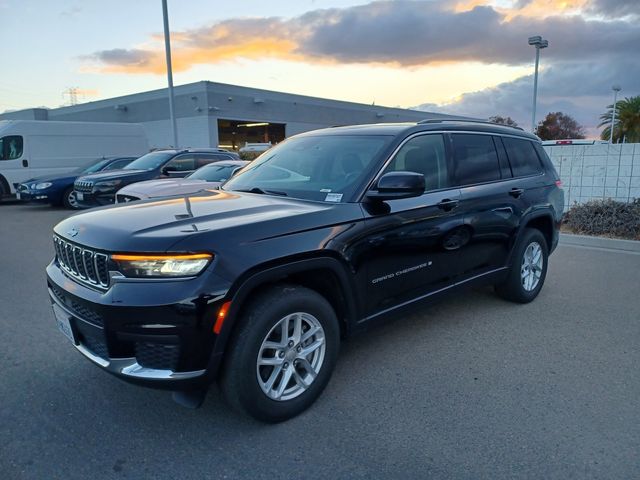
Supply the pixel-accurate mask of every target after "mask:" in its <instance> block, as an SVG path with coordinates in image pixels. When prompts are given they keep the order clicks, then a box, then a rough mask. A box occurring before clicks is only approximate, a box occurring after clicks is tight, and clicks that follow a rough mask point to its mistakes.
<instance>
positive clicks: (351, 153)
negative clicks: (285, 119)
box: [223, 135, 392, 202]
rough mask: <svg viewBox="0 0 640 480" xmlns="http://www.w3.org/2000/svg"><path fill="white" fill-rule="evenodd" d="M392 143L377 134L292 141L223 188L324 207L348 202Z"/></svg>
mask: <svg viewBox="0 0 640 480" xmlns="http://www.w3.org/2000/svg"><path fill="white" fill-rule="evenodd" d="M391 138H392V137H389V136H381V135H375V136H373V135H353V136H351V135H324V136H309V137H298V138H292V139H290V140H287V141H285V142H283V143H281V144H279V145H277V146H276V147H273V148H272V149H271V150H268V151H266V152H265V153H263V154H262V155H261V156H260V157H259V158H258V159H256V160H255V161H254V162H253V163H251V164H250V165H248V166H247V167H245V169H244V170H243V171H242V172H241V173H239V174H238V175H237V176H235V177H233V178H232V179H231V180H229V181H228V182H227V183H225V185H224V187H223V188H224V190H232V191H233V190H236V191H253V192H255V193H266V194H274V195H286V196H289V197H294V198H302V199H307V200H320V201H325V202H344V201H348V199H349V198H350V197H351V195H352V194H353V193H354V190H355V189H356V188H357V186H358V185H359V184H360V183H361V182H362V180H363V179H364V177H365V176H366V175H367V173H368V172H369V170H370V166H371V165H372V162H373V161H374V159H375V158H376V156H377V155H378V154H379V153H380V152H381V150H382V149H383V148H384V147H385V145H386V144H387V143H388V142H389V141H390V140H391Z"/></svg>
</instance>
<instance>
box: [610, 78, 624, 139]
mask: <svg viewBox="0 0 640 480" xmlns="http://www.w3.org/2000/svg"><path fill="white" fill-rule="evenodd" d="M611 90H613V115H611V133H610V134H609V143H613V126H614V125H615V124H616V107H617V106H618V92H619V91H620V90H622V87H621V86H620V85H614V86H613V87H611Z"/></svg>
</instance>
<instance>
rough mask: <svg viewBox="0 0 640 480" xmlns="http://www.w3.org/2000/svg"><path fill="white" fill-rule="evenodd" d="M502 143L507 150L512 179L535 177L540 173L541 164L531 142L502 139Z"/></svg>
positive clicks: (517, 139)
mask: <svg viewBox="0 0 640 480" xmlns="http://www.w3.org/2000/svg"><path fill="white" fill-rule="evenodd" d="M502 143H504V148H505V149H506V150H507V156H508V157H509V164H510V165H511V172H512V173H513V176H514V177H524V176H527V175H536V174H538V173H540V172H542V164H541V163H540V159H539V158H538V154H537V153H536V148H535V146H534V145H533V143H532V142H530V141H529V140H522V139H519V138H511V137H503V138H502Z"/></svg>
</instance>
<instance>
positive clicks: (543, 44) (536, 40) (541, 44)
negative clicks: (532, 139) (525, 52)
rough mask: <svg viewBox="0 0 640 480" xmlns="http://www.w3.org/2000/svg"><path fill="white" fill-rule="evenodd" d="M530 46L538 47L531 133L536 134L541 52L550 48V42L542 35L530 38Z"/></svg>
mask: <svg viewBox="0 0 640 480" xmlns="http://www.w3.org/2000/svg"><path fill="white" fill-rule="evenodd" d="M529 45H533V46H535V47H536V71H535V73H534V75H533V109H532V110H533V111H532V112H531V131H532V132H533V133H536V102H537V100H538V64H539V63H540V50H541V49H543V48H547V47H548V46H549V41H548V40H544V39H543V38H542V37H541V36H540V35H536V36H535V37H529Z"/></svg>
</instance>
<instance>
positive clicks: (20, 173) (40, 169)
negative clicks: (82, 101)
mask: <svg viewBox="0 0 640 480" xmlns="http://www.w3.org/2000/svg"><path fill="white" fill-rule="evenodd" d="M148 151H149V144H148V141H147V136H146V134H145V132H144V129H143V127H142V125H139V124H135V123H99V122H50V121H47V120H44V121H42V120H40V121H38V120H3V121H0V198H2V196H3V195H9V194H12V193H15V186H16V185H17V184H19V183H21V182H23V181H25V180H28V179H30V178H33V177H39V176H41V175H48V174H56V173H66V172H69V171H71V170H73V169H75V168H77V167H79V166H81V165H86V164H87V163H89V162H91V161H97V160H98V159H100V158H102V157H115V156H122V157H126V156H141V155H144V154H145V153H147V152H148Z"/></svg>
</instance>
